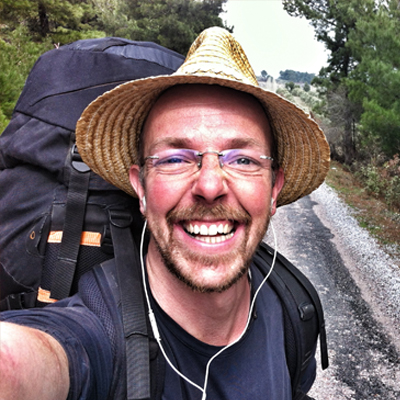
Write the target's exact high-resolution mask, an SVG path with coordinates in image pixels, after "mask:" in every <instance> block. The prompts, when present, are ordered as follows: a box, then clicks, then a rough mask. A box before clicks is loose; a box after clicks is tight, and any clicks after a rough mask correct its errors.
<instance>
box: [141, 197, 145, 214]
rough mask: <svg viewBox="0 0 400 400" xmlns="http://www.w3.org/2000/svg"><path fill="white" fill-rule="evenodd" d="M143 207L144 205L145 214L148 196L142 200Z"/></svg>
mask: <svg viewBox="0 0 400 400" xmlns="http://www.w3.org/2000/svg"><path fill="white" fill-rule="evenodd" d="M142 205H143V210H144V212H146V196H143V198H142Z"/></svg>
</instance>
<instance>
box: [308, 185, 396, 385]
mask: <svg viewBox="0 0 400 400" xmlns="http://www.w3.org/2000/svg"><path fill="white" fill-rule="evenodd" d="M311 198H312V199H313V200H314V201H315V202H316V203H318V205H317V206H316V207H315V208H314V209H315V212H316V214H317V215H318V216H319V218H320V219H321V220H322V222H323V223H324V224H325V225H326V226H329V227H330V229H331V231H332V233H333V234H334V238H333V241H334V242H335V244H336V246H337V248H338V249H343V250H342V251H340V253H341V256H342V257H343V258H344V261H345V264H346V266H347V267H348V268H349V271H350V273H351V275H352V277H353V279H354V280H355V281H356V283H357V285H358V286H359V287H360V289H361V292H362V295H363V297H364V299H365V300H366V301H367V302H368V303H369V305H370V306H371V308H372V310H373V311H374V314H375V315H374V316H375V317H376V318H377V319H378V320H380V321H381V322H382V323H383V325H384V326H385V327H386V328H387V330H388V332H387V333H388V334H389V335H390V336H391V337H392V339H393V342H394V344H396V347H397V350H398V351H399V352H400V260H395V259H393V258H392V257H391V256H389V255H388V254H387V253H386V252H385V251H384V249H383V248H382V247H381V246H379V244H378V243H377V241H376V240H375V239H374V238H372V237H371V236H370V234H369V233H368V231H367V230H366V229H364V228H361V227H360V226H359V224H358V222H357V220H356V219H355V218H354V217H353V216H352V214H353V212H354V211H353V210H352V209H351V208H350V207H348V206H347V205H346V204H345V203H344V202H343V201H342V200H341V199H340V198H339V197H338V195H337V194H336V192H335V191H334V190H333V189H331V188H330V187H329V186H328V185H326V184H325V183H324V184H323V185H322V186H321V187H320V188H319V189H317V190H316V191H315V192H314V193H312V194H311ZM399 384H400V383H399Z"/></svg>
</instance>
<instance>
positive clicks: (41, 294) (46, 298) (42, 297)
mask: <svg viewBox="0 0 400 400" xmlns="http://www.w3.org/2000/svg"><path fill="white" fill-rule="evenodd" d="M50 294H51V293H50V292H49V291H48V290H45V289H42V288H41V287H39V289H38V295H37V299H38V300H39V301H41V302H42V303H55V302H56V301H57V300H56V299H52V298H51V297H50Z"/></svg>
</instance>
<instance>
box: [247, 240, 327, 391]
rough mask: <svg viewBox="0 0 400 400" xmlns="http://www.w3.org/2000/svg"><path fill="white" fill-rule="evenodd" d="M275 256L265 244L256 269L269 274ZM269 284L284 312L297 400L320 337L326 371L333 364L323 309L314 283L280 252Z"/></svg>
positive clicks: (292, 378) (289, 360)
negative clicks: (304, 374)
mask: <svg viewBox="0 0 400 400" xmlns="http://www.w3.org/2000/svg"><path fill="white" fill-rule="evenodd" d="M273 254H274V250H273V249H272V248H271V247H269V246H268V245H267V244H265V243H262V244H261V245H260V246H259V248H258V250H257V253H256V255H255V256H254V262H255V264H256V266H257V267H258V268H259V269H260V270H261V271H262V273H263V274H264V275H265V274H266V273H267V272H268V271H269V268H270V266H271V263H272V259H273ZM269 282H270V284H271V286H272V288H273V289H274V290H275V292H276V293H277V295H278V296H279V298H280V300H281V302H282V306H283V310H284V327H285V350H286V357H287V363H288V369H289V373H290V377H291V382H292V390H293V398H296V393H298V392H299V391H300V383H301V377H302V374H303V373H304V372H305V370H306V369H307V366H308V365H309V363H310V361H311V360H312V358H313V355H314V351H315V347H316V343H317V339H318V335H319V337H320V346H321V365H322V368H323V369H325V368H327V367H328V365H329V363H328V352H327V342H326V331H325V321H324V314H323V309H322V305H321V302H320V299H319V296H318V294H317V292H316V290H315V288H314V286H313V285H312V284H311V282H310V281H309V280H308V279H307V278H306V277H305V276H304V275H303V274H302V273H301V272H300V271H299V270H298V269H297V268H296V267H295V266H294V265H293V264H291V263H290V262H289V261H288V260H287V259H286V258H285V257H283V256H282V255H281V254H279V253H278V254H277V259H276V263H275V266H274V270H273V271H272V273H271V276H270V278H269ZM300 398H301V397H300Z"/></svg>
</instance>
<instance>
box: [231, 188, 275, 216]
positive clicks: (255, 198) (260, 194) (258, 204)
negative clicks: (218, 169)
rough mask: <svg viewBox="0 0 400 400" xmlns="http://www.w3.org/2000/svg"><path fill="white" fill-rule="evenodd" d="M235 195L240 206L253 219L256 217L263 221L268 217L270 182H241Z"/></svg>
mask: <svg viewBox="0 0 400 400" xmlns="http://www.w3.org/2000/svg"><path fill="white" fill-rule="evenodd" d="M236 193H237V199H238V200H239V202H240V204H241V205H242V207H243V208H244V209H245V210H246V211H247V212H248V213H249V214H250V216H251V217H252V218H253V219H254V218H257V217H260V218H264V219H265V218H266V216H268V215H269V208H270V207H269V201H270V200H269V199H270V197H271V183H270V182H266V181H265V180H261V181H259V182H257V181H256V182H243V183H242V184H241V185H239V186H238V187H237V189H236Z"/></svg>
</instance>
